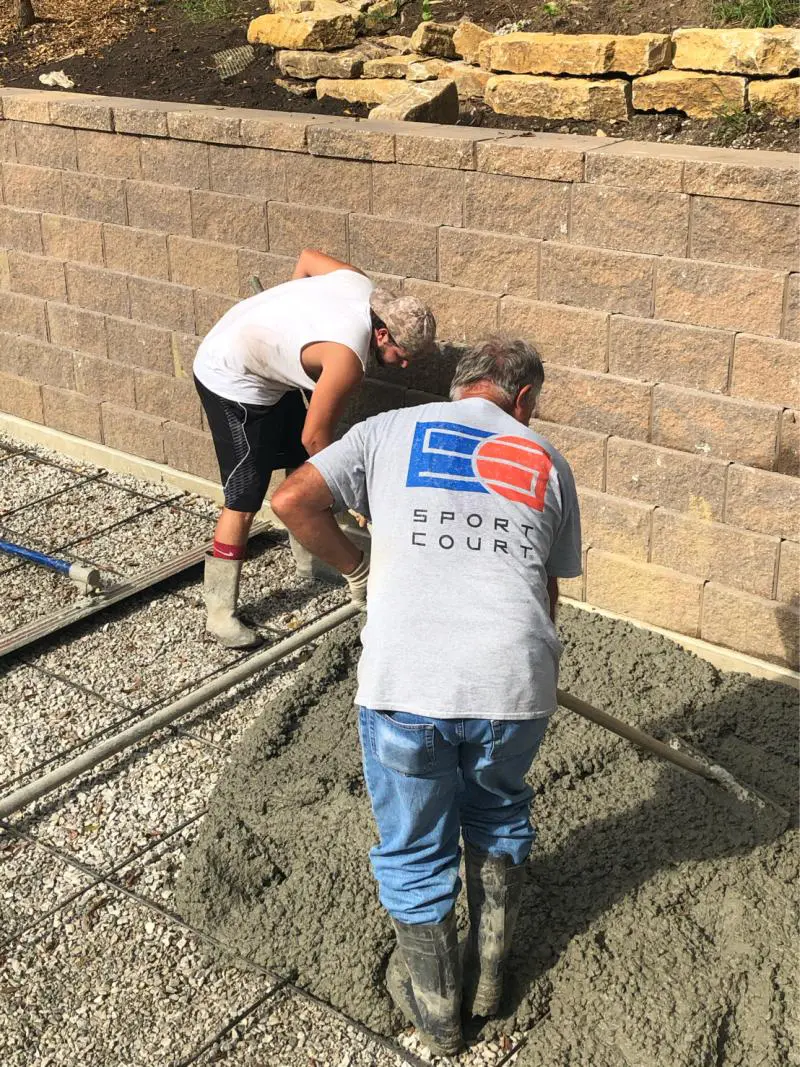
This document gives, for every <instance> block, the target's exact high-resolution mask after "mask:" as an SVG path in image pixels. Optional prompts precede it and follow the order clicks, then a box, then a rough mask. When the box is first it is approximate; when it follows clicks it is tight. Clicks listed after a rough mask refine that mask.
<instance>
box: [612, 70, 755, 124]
mask: <svg viewBox="0 0 800 1067" xmlns="http://www.w3.org/2000/svg"><path fill="white" fill-rule="evenodd" d="M744 87H745V80H744V78H734V77H731V76H730V75H725V74H698V73H695V72H694V71H683V70H660V71H658V72H657V73H656V74H648V75H647V76H646V77H644V78H636V79H634V82H633V107H634V110H635V111H670V110H672V109H674V110H676V111H682V112H683V113H684V114H685V115H688V116H689V118H692V119H713V118H715V117H716V116H717V115H718V114H719V112H720V111H721V110H723V109H724V108H743V107H744V92H745V89H744Z"/></svg>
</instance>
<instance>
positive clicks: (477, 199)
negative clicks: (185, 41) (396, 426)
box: [0, 89, 800, 668]
mask: <svg viewBox="0 0 800 1067" xmlns="http://www.w3.org/2000/svg"><path fill="white" fill-rule="evenodd" d="M0 104H2V120H0V160H2V198H1V199H0V409H1V410H4V411H8V412H11V413H12V414H15V415H17V416H20V417H22V418H25V419H29V420H32V421H34V422H39V423H45V424H47V425H49V426H53V427H55V428H58V429H60V430H63V431H66V432H67V433H70V434H75V435H77V436H79V437H83V438H88V439H90V440H93V441H100V442H103V443H105V444H108V445H111V446H113V447H115V448H118V449H121V450H123V451H125V452H129V453H132V454H134V455H138V456H142V457H145V458H147V459H152V460H156V461H159V462H164V463H167V464H169V465H171V466H173V467H175V468H177V469H179V470H184V471H189V472H191V473H194V474H198V475H201V476H203V477H206V478H210V479H216V477H217V469H216V463H215V460H214V455H213V449H212V446H211V441H210V437H209V435H208V431H207V427H206V426H205V424H204V421H203V417H202V413H201V409H200V405H199V403H198V400H197V397H196V395H195V393H194V389H193V386H192V382H191V363H192V358H193V353H194V351H195V349H196V346H197V344H198V342H199V339H200V338H201V337H202V336H203V334H204V333H205V332H206V331H207V330H208V329H209V328H210V326H211V325H212V324H213V323H214V322H215V321H216V319H217V318H218V317H219V316H220V315H221V314H222V313H223V312H224V311H225V310H226V309H227V308H228V307H230V306H231V305H232V304H233V303H234V302H235V301H236V300H237V299H240V298H241V297H244V296H247V295H249V288H248V278H249V277H250V275H252V274H258V275H259V276H260V278H261V280H262V282H263V284H264V285H265V286H268V285H271V284H274V283H277V282H279V281H282V280H285V279H286V278H287V277H288V276H289V274H290V272H291V269H292V266H293V264H294V261H295V258H296V256H297V254H298V253H299V252H300V250H301V249H302V248H303V247H304V246H307V245H311V246H316V247H320V248H322V249H324V250H325V251H327V252H330V253H331V254H333V255H336V256H340V257H342V258H345V259H350V260H351V261H353V262H354V263H356V264H357V265H359V266H360V267H362V268H363V269H365V270H366V271H367V272H368V273H370V274H371V275H372V276H373V277H375V278H376V279H377V280H379V281H380V282H381V283H382V284H384V285H386V286H388V287H391V288H394V289H395V290H397V291H400V290H403V291H405V292H408V293H414V294H416V295H418V296H420V297H421V298H423V299H424V300H426V301H427V302H428V303H429V304H430V305H431V307H432V308H433V310H434V311H435V313H436V315H437V318H438V321H439V332H440V336H441V337H442V338H443V339H445V340H448V341H452V342H457V343H464V342H470V341H472V340H475V339H477V338H480V337H482V336H485V335H487V334H489V333H491V332H492V331H496V330H498V329H502V330H505V331H507V332H511V333H517V334H522V335H524V336H527V337H529V338H531V339H532V340H534V341H535V342H536V343H537V344H538V346H539V348H540V350H541V352H542V354H543V356H544V358H545V363H546V375H547V380H546V383H545V387H544V391H543V393H542V397H541V402H540V406H539V410H538V413H537V418H536V420H535V426H536V428H537V429H538V430H540V431H541V432H542V433H544V434H545V436H547V437H548V438H550V440H552V442H553V443H554V444H555V445H556V446H557V447H558V448H560V449H561V450H562V451H563V452H564V454H565V455H566V456H567V458H568V459H569V460H570V462H571V463H572V465H573V468H574V470H575V474H576V479H577V482H578V485H579V489H580V496H581V505H582V509H583V525H584V537H585V554H586V559H585V571H584V575H583V577H582V578H580V579H577V580H575V581H572V582H568V583H564V584H565V588H564V592H565V593H566V594H567V595H569V596H572V597H574V598H577V599H579V600H586V601H588V602H589V603H591V604H594V605H596V606H599V607H602V608H606V609H609V610H612V611H615V612H619V613H621V614H625V615H629V616H632V617H634V618H638V619H641V620H642V621H645V622H648V623H651V624H654V625H657V626H662V627H665V628H666V629H670V630H675V631H678V632H680V633H682V634H686V635H690V636H695V637H701V638H704V639H706V640H708V641H710V642H713V643H715V644H720V645H724V646H726V647H729V648H733V649H737V650H739V651H743V652H746V653H749V654H752V655H755V656H758V657H761V658H765V659H769V660H772V661H774V662H776V663H781V664H783V665H788V666H792V667H795V668H796V667H797V637H798V603H799V602H800V593H799V591H798V563H799V560H798V557H799V556H800V529H799V528H798V527H799V526H800V521H799V519H798V516H799V515H800V478H798V475H799V474H800V429H799V427H800V419H799V418H798V414H797V409H798V407H799V406H800V398H798V380H797V379H798V367H799V366H800V358H798V357H799V356H800V344H799V343H798V342H800V273H798V258H797V236H798V227H797V221H798V220H797V213H798V204H800V172H799V171H798V167H797V162H796V159H795V158H794V157H792V156H788V155H783V154H780V153H770V152H743V151H732V150H716V149H708V148H695V147H689V146H677V145H666V144H636V143H631V142H626V141H621V140H614V139H612V138H602V139H601V138H581V137H574V136H558V135H536V136H525V135H519V134H514V133H512V132H508V131H500V130H470V129H465V128H453V127H436V126H426V125H422V124H410V123H409V124H406V123H380V122H366V121H363V120H362V121H358V120H348V119H326V118H323V117H321V116H310V115H292V114H285V113H271V112H259V111H251V110H239V109H231V108H215V107H208V106H191V105H182V104H164V103H157V102H153V101H136V100H125V99H111V98H104V97H90V96H80V95H77V94H73V93H56V92H40V91H36V90H11V89H0ZM456 356H457V352H456V350H455V349H451V348H446V349H445V351H444V352H443V354H442V357H441V359H439V360H437V361H435V362H428V363H427V364H424V365H419V366H418V367H414V368H413V369H412V370H411V371H410V372H409V373H406V374H401V373H399V372H394V373H391V374H390V373H387V372H382V371H380V370H378V369H377V368H375V369H374V370H373V371H372V373H371V375H370V379H369V381H368V382H367V385H366V387H365V388H364V389H363V390H362V392H361V395H360V396H359V398H358V400H357V401H356V402H354V403H353V404H352V405H351V409H350V411H349V412H348V416H347V418H348V421H349V422H353V421H355V420H356V419H358V418H360V417H363V416H365V415H367V414H370V413H373V412H375V411H377V410H382V409H386V408H391V407H395V406H398V405H407V404H416V403H423V402H425V401H426V400H428V399H429V398H430V397H432V396H436V395H443V394H444V393H446V390H447V387H448V384H449V380H450V376H451V373H452V369H453V365H454V361H455V359H456Z"/></svg>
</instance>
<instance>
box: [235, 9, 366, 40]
mask: <svg viewBox="0 0 800 1067" xmlns="http://www.w3.org/2000/svg"><path fill="white" fill-rule="evenodd" d="M334 7H337V8H339V9H340V10H341V13H338V12H336V11H334ZM355 39H356V20H355V18H354V17H353V12H352V9H351V10H350V11H347V10H346V9H345V8H344V7H343V5H341V4H336V5H331V6H330V7H328V8H326V10H325V13H322V12H320V11H318V10H314V11H301V12H299V13H297V14H278V15H261V16H260V17H259V18H257V19H253V21H252V22H251V23H250V25H249V26H248V28H247V40H248V41H249V42H250V44H266V45H270V47H272V48H286V49H316V50H325V49H328V48H341V47H342V46H344V45H348V44H352V43H353V41H355Z"/></svg>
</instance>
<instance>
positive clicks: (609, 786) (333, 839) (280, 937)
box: [176, 608, 798, 1067]
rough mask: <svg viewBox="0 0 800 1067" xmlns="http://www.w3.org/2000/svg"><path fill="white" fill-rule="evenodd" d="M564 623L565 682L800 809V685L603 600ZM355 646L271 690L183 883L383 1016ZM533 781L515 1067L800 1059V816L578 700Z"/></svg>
mask: <svg viewBox="0 0 800 1067" xmlns="http://www.w3.org/2000/svg"><path fill="white" fill-rule="evenodd" d="M561 632H562V639H563V642H564V645H565V651H564V657H563V660H562V677H561V685H562V688H564V689H566V690H567V691H569V692H572V693H574V694H575V695H576V696H579V697H582V698H583V699H585V700H589V701H590V702H592V703H594V704H596V705H597V706H599V707H601V708H603V709H605V710H607V711H610V712H611V713H612V714H615V715H617V716H619V717H620V718H623V719H626V720H628V721H630V722H632V723H634V724H636V725H637V726H640V727H642V728H644V729H647V730H650V731H652V732H656V733H657V734H658V735H659V736H661V737H662V738H669V737H671V736H673V735H675V734H678V735H682V736H683V737H685V738H686V739H687V740H689V741H690V742H691V743H692V744H693V745H695V746H696V747H697V748H699V749H700V750H701V751H704V752H705V753H706V754H707V755H708V756H709V757H711V758H714V759H720V760H721V761H723V762H724V763H725V764H726V766H728V768H729V769H730V770H732V771H733V773H734V774H736V775H737V776H739V777H742V778H749V779H750V780H751V781H752V783H753V784H754V785H757V786H758V787H759V788H760V789H762V790H763V791H764V792H767V793H769V794H771V795H773V796H774V797H775V799H776V800H777V801H779V802H781V803H783V804H785V805H788V806H789V807H790V808H791V810H794V811H796V810H797V805H796V784H795V783H796V781H797V729H796V711H797V694H796V692H795V691H793V690H790V689H788V688H786V687H784V686H781V685H779V684H777V683H774V682H768V681H763V680H757V679H753V678H750V677H749V676H745V675H737V674H728V675H725V674H720V673H719V672H718V671H716V670H715V669H714V668H713V667H711V666H710V665H709V664H708V663H706V662H704V661H702V660H699V659H697V658H696V657H694V656H692V655H691V654H689V653H687V652H684V651H683V650H681V649H680V648H679V647H678V646H676V645H674V644H673V643H671V642H670V641H668V640H667V639H666V638H663V637H661V636H660V635H658V634H653V633H649V632H647V631H643V630H639V629H637V628H635V627H633V626H630V625H628V624H625V623H622V622H619V621H614V620H610V619H605V618H602V617H600V616H595V615H588V614H586V613H583V612H580V611H574V610H570V609H568V608H565V609H564V610H563V611H562V616H561ZM357 657H358V643H357V627H356V626H355V625H352V624H351V625H349V626H348V627H342V628H340V629H339V630H338V631H336V632H335V633H333V634H330V635H328V637H327V638H325V639H324V640H323V641H321V642H320V644H319V646H318V647H317V650H316V651H315V653H314V655H313V656H312V657H311V659H310V660H309V662H308V663H307V664H306V666H305V667H304V669H303V670H302V671H301V673H300V675H299V676H298V680H297V683H296V685H295V686H294V687H293V688H292V689H290V690H288V691H287V692H285V693H283V694H281V695H279V696H277V697H276V698H275V699H273V700H271V701H269V702H268V703H266V704H265V706H264V709H263V713H262V715H261V717H260V719H259V720H258V721H257V722H256V723H255V724H254V725H253V726H252V727H251V728H250V729H249V730H248V731H247V733H246V734H245V735H244V737H243V739H242V741H241V743H240V745H239V746H238V748H237V749H236V750H235V751H234V754H233V757H232V759H231V764H230V767H229V769H228V770H227V772H226V773H224V774H222V775H221V776H220V779H219V781H218V783H217V786H216V789H215V791H214V793H213V795H212V797H211V800H210V803H209V812H208V815H207V816H206V818H205V820H204V822H203V825H202V827H201V829H200V833H199V835H198V837H197V840H196V842H195V843H194V845H193V846H192V848H191V849H190V852H189V855H188V857H187V860H186V863H185V865H184V867H183V870H182V872H181V874H180V875H179V877H178V882H177V888H176V899H177V903H178V907H179V910H180V913H181V914H182V915H183V916H184V917H185V918H186V919H187V921H189V922H191V923H192V924H193V925H197V926H199V927H200V928H201V929H204V930H207V931H209V932H210V933H212V934H214V936H216V937H217V938H219V939H220V940H221V941H222V942H223V943H225V944H227V945H228V946H230V947H232V948H233V949H234V950H236V951H238V952H241V953H242V954H243V955H246V956H247V957H248V958H250V959H253V960H255V961H257V962H259V963H261V964H262V965H264V966H267V967H269V968H272V969H274V970H275V971H277V972H278V973H281V974H286V975H292V976H294V977H295V978H296V981H297V984H299V985H300V986H302V987H304V988H307V989H309V990H310V991H311V992H313V993H314V994H315V995H317V996H319V997H321V998H322V999H323V1000H325V1001H327V1002H329V1003H331V1004H332V1005H334V1006H335V1007H337V1008H339V1009H340V1010H342V1011H344V1012H346V1013H347V1014H348V1015H349V1016H351V1017H352V1018H355V1019H357V1020H359V1021H361V1022H362V1023H364V1024H366V1025H367V1026H369V1027H371V1028H372V1029H374V1030H375V1031H377V1032H379V1033H382V1034H385V1035H391V1034H393V1033H396V1032H397V1031H398V1030H399V1029H401V1028H402V1021H401V1019H400V1017H399V1016H398V1014H397V1013H396V1011H395V1010H394V1009H393V1006H392V1005H391V1002H390V1000H389V998H388V996H387V993H386V989H385V984H384V977H383V976H384V970H385V966H386V962H387V959H388V954H389V952H390V950H391V947H392V944H393V936H392V933H391V929H390V924H389V921H388V918H387V916H386V915H385V913H384V912H383V910H382V908H381V907H380V905H379V903H378V899H377V891H376V886H375V883H374V881H373V878H372V874H371V871H370V867H369V861H368V849H369V847H370V845H371V844H372V843H373V842H374V839H375V831H374V825H373V821H372V816H371V813H370V810H369V803H368V798H367V795H366V792H365V788H364V782H363V776H362V771H361V764H360V754H359V747H358V739H357V730H356V713H355V709H354V708H353V705H352V697H353V693H354V677H353V672H354V666H355V663H356V661H357ZM723 757H724V759H723ZM745 772H746V773H745ZM531 781H532V785H533V788H534V791H535V802H534V806H535V820H536V822H537V825H538V827H539V838H538V841H537V844H536V847H535V850H534V853H533V854H532V857H531V860H530V862H529V867H528V876H527V882H526V886H525V890H524V896H523V903H522V908H521V913H520V921H519V926H518V931H517V936H516V939H515V946H514V951H513V954H512V957H511V960H510V965H509V975H510V977H509V981H508V983H507V994H506V997H505V1001H504V1005H503V1015H502V1018H500V1019H499V1020H497V1021H495V1022H492V1023H490V1024H487V1026H486V1027H485V1028H484V1031H483V1036H484V1037H488V1038H496V1037H498V1036H499V1035H500V1034H502V1033H515V1032H519V1031H527V1030H530V1029H531V1028H532V1027H534V1026H536V1030H535V1032H534V1034H532V1035H531V1041H530V1042H529V1043H528V1044H527V1045H526V1047H525V1048H524V1049H523V1050H522V1051H521V1052H520V1054H519V1057H518V1059H517V1060H516V1062H517V1063H518V1064H519V1065H521V1067H562V1065H563V1067H589V1065H591V1067H618V1065H619V1064H620V1063H623V1062H624V1063H641V1064H647V1065H648V1067H662V1065H663V1067H697V1064H698V1063H710V1062H714V1063H715V1064H718V1065H720V1067H723V1065H725V1067H728V1065H729V1067H739V1065H742V1067H743V1065H745V1064H750V1063H760V1064H764V1065H765V1067H773V1065H774V1067H778V1065H783V1064H785V1063H789V1062H792V1057H796V1056H797V1055H798V1047H797V1045H796V1044H794V1043H793V1038H792V1037H791V1036H790V1031H789V1025H788V1020H789V1019H790V1018H791V1017H792V1013H793V1012H795V1013H796V1009H797V994H796V988H795V983H794V957H793V948H792V938H793V936H794V935H793V932H792V917H793V916H794V915H796V914H797V904H798V901H797V889H796V886H797V873H798V853H797V847H796V846H797V838H796V831H795V830H793V829H792V830H788V831H784V830H783V828H782V827H781V826H780V825H779V824H778V823H777V822H776V821H774V820H771V819H770V818H762V817H761V816H760V815H754V813H753V811H752V810H751V807H750V806H749V805H740V804H739V803H738V802H737V801H735V800H733V798H731V797H730V796H729V794H727V793H721V792H720V791H719V790H718V789H716V787H713V786H708V785H705V784H703V783H700V782H699V781H698V780H696V779H695V778H693V777H691V776H689V775H687V774H685V773H682V772H680V771H677V770H675V769H674V768H672V767H670V766H668V765H666V764H664V763H662V762H660V761H658V760H657V759H655V758H654V757H651V756H647V755H645V754H644V753H641V752H640V751H638V750H637V749H635V748H634V747H633V746H631V745H630V744H628V743H627V742H625V741H623V740H621V739H620V738H618V737H616V736H615V735H612V734H610V733H608V732H607V731H604V730H602V729H600V728H599V727H597V726H595V725H594V724H591V723H588V722H586V721H585V720H583V719H580V718H578V717H577V716H576V715H574V714H573V713H570V712H566V711H564V710H562V711H560V712H559V713H558V714H557V715H556V716H554V719H553V722H552V724H551V726H550V729H549V730H548V734H547V736H546V738H545V742H544V744H543V746H542V749H541V752H540V755H539V757H538V759H537V761H536V762H535V764H534V768H533V771H532V778H531ZM463 898H464V894H463V893H462V898H461V901H460V924H461V925H462V926H463V925H464V911H465V909H464V899H463Z"/></svg>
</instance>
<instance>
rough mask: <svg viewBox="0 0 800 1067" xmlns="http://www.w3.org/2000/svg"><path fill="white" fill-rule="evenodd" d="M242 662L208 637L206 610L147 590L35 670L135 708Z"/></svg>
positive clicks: (41, 658)
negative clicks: (82, 686)
mask: <svg viewBox="0 0 800 1067" xmlns="http://www.w3.org/2000/svg"><path fill="white" fill-rule="evenodd" d="M238 657H239V654H238V653H235V652H231V651H229V650H228V649H224V648H221V647H220V646H219V645H217V643H216V642H214V641H212V640H210V639H207V638H206V636H205V612H204V611H203V610H202V609H200V608H199V607H194V606H193V605H192V604H189V603H187V602H186V600H185V599H183V598H182V597H178V596H173V595H172V594H170V593H162V594H161V595H156V596H154V595H153V592H152V591H149V592H146V593H144V594H142V595H141V596H138V597H134V598H132V599H131V600H129V601H126V602H125V603H124V604H121V605H119V607H116V608H110V609H109V610H108V611H107V612H106V613H105V614H104V615H102V616H100V617H99V618H97V619H93V620H90V621H89V622H87V623H85V624H84V625H82V626H81V627H80V628H77V627H76V628H73V629H71V630H70V631H69V633H67V634H65V635H64V637H63V638H62V639H61V640H60V641H59V642H58V644H57V645H56V646H55V647H54V648H53V649H51V650H49V651H44V652H42V653H40V654H39V655H38V656H32V657H31V659H30V663H31V664H32V665H33V666H39V665H40V666H42V667H45V668H47V669H48V670H51V671H54V672H55V673H58V674H60V675H62V676H64V677H66V678H68V679H70V680H71V681H74V682H77V683H79V684H80V685H84V686H86V687H88V688H89V689H91V690H92V691H93V692H95V693H96V694H97V695H98V696H100V697H103V698H104V697H109V698H111V699H112V700H116V701H118V702H119V703H121V704H124V705H125V706H126V707H129V708H131V709H135V708H142V707H144V706H146V705H149V704H152V703H153V702H154V701H166V700H167V699H168V698H169V697H170V695H171V694H175V693H177V692H179V691H180V690H181V689H182V688H183V687H185V686H196V685H199V684H200V682H201V680H202V679H203V678H205V677H206V676H207V675H208V674H210V673H211V672H213V671H215V670H218V669H220V668H223V667H225V666H226V665H228V664H231V663H234V662H235V661H236V660H237V658H238Z"/></svg>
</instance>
